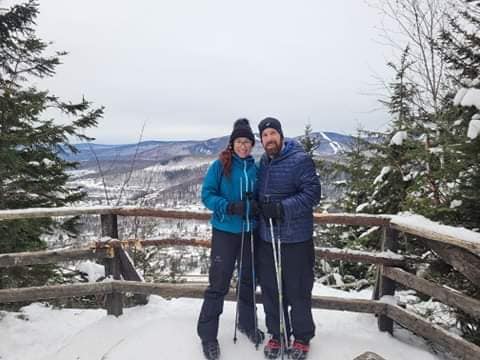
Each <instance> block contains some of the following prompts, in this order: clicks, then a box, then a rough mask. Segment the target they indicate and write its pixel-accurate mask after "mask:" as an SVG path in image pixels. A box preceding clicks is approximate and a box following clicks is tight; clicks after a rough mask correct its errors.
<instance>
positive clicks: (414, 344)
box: [0, 285, 439, 360]
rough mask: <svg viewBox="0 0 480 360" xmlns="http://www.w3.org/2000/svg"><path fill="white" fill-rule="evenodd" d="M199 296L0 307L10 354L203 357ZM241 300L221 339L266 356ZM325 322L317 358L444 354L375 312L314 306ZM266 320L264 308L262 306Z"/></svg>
mask: <svg viewBox="0 0 480 360" xmlns="http://www.w3.org/2000/svg"><path fill="white" fill-rule="evenodd" d="M314 293H315V294H317V295H327V296H344V297H356V298H369V297H370V293H369V291H362V292H360V293H346V292H342V291H338V290H333V289H330V288H327V287H324V286H321V285H316V286H315V290H314ZM200 306H201V300H199V299H186V298H182V299H173V300H165V299H163V298H161V297H158V296H151V297H150V302H149V304H148V305H146V306H138V307H135V308H129V309H125V312H124V315H122V316H120V317H118V318H115V317H113V316H107V315H106V313H105V311H104V310H82V309H63V310H57V309H52V308H50V307H47V306H45V305H43V304H40V303H34V304H31V305H29V306H26V307H24V308H23V309H22V310H21V313H11V312H10V313H5V312H3V313H0V333H1V334H2V336H1V337H0V359H2V360H90V359H95V360H113V359H114V360H132V359H145V360H149V359H179V360H180V359H189V360H195V359H199V360H200V359H203V356H202V352H201V347H200V342H199V340H198V338H197V335H196V320H197V316H198V312H199V310H200ZM234 310H235V307H234V303H233V302H226V303H225V308H224V313H223V315H222V317H221V323H220V332H219V342H220V346H221V351H222V359H229V360H237V359H238V360H244V359H247V358H248V359H252V360H253V359H264V356H263V353H262V351H261V349H260V350H258V351H256V350H255V348H254V346H253V345H252V344H251V343H250V342H249V341H248V340H247V339H246V338H245V337H244V336H243V335H240V337H239V339H238V342H237V344H233V341H232V338H233V324H234ZM314 318H315V322H316V326H317V331H316V336H315V338H314V339H313V340H312V347H311V355H310V359H322V360H343V359H344V360H352V359H353V358H355V357H356V356H358V355H359V354H361V353H363V352H365V351H373V352H376V353H378V354H379V355H381V356H383V357H384V358H386V359H388V360H413V359H414V360H434V359H439V358H438V357H436V356H435V355H433V354H432V353H430V352H428V350H426V347H425V346H424V345H422V344H423V342H422V341H421V340H420V339H417V338H415V337H414V336H413V335H410V334H407V333H406V332H405V331H403V332H401V333H400V336H399V338H401V339H402V340H399V338H395V337H392V336H390V335H389V334H386V333H380V332H379V331H378V330H377V321H376V318H375V317H374V316H373V315H369V314H356V313H350V312H340V311H330V310H314ZM259 320H260V322H259V324H260V327H261V328H262V329H265V326H264V323H263V308H262V307H261V306H259Z"/></svg>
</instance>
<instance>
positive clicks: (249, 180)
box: [202, 154, 257, 234]
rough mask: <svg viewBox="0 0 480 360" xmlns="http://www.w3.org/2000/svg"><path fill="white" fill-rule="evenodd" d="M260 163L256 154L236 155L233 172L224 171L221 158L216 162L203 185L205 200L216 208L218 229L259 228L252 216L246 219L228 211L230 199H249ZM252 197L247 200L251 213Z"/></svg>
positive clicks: (214, 222)
mask: <svg viewBox="0 0 480 360" xmlns="http://www.w3.org/2000/svg"><path fill="white" fill-rule="evenodd" d="M256 180H257V167H256V165H255V160H254V159H253V157H251V156H249V157H247V158H245V159H241V158H240V157H238V156H237V155H235V154H234V155H233V156H232V171H231V173H230V176H226V175H225V174H224V173H223V166H222V163H221V162H220V160H218V159H217V160H215V161H214V162H212V164H211V165H210V167H209V168H208V170H207V174H206V175H205V178H204V180H203V185H202V202H203V204H204V205H205V206H206V207H207V208H208V209H210V210H212V212H213V214H212V218H211V223H212V226H213V227H214V228H216V229H218V230H222V231H227V232H230V233H234V234H238V233H241V232H242V231H247V232H248V231H251V230H252V229H255V226H256V224H255V222H254V221H253V220H252V219H251V217H250V216H249V217H247V219H242V218H241V217H240V216H238V215H228V214H227V206H228V204H229V203H230V202H235V201H240V200H243V199H246V193H252V194H253V193H254V192H255V191H256ZM250 207H251V204H250V201H248V200H247V210H246V211H247V213H248V214H249V213H250Z"/></svg>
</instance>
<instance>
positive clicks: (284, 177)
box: [257, 139, 321, 243]
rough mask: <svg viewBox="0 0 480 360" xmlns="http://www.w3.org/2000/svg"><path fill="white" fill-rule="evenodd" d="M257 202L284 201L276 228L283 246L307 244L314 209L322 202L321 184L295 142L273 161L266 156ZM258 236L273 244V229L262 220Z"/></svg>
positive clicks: (262, 162)
mask: <svg viewBox="0 0 480 360" xmlns="http://www.w3.org/2000/svg"><path fill="white" fill-rule="evenodd" d="M257 186H258V187H257V188H258V199H259V202H260V203H262V202H264V201H267V200H268V199H269V200H270V201H281V202H282V205H283V209H284V211H285V217H284V219H283V221H281V222H280V223H279V224H277V225H278V226H277V225H275V226H274V230H275V236H280V240H281V242H284V243H295V242H302V241H308V240H310V239H311V238H312V233H313V208H314V207H315V206H316V205H317V204H318V202H319V201H320V195H321V187H320V180H319V178H318V176H317V174H316V171H315V165H314V163H313V160H312V159H311V157H310V156H309V155H308V154H307V153H306V152H305V151H304V150H303V148H302V146H301V145H300V144H299V143H298V142H296V141H295V140H290V139H286V141H285V144H284V147H283V150H282V152H281V153H280V155H279V156H278V157H276V158H274V159H272V160H270V159H269V158H268V156H267V155H266V154H264V155H263V156H262V158H261V160H260V167H259V170H258V183H257ZM259 235H260V237H261V238H262V239H263V240H265V241H271V236H270V225H269V223H268V222H267V221H266V220H265V219H264V218H263V217H262V216H261V217H260V223H259Z"/></svg>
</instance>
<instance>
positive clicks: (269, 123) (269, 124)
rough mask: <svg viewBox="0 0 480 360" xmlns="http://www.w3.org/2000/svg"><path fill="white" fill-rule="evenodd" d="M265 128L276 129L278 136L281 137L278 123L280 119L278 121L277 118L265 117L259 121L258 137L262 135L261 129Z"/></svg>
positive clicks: (280, 126) (281, 133) (281, 132)
mask: <svg viewBox="0 0 480 360" xmlns="http://www.w3.org/2000/svg"><path fill="white" fill-rule="evenodd" d="M267 128H272V129H275V130H277V131H278V133H279V134H280V136H281V137H282V138H283V131H282V124H280V121H278V120H277V119H275V118H273V117H267V118H265V119H263V120H262V121H260V124H258V132H259V133H260V137H262V132H263V130H265V129H267Z"/></svg>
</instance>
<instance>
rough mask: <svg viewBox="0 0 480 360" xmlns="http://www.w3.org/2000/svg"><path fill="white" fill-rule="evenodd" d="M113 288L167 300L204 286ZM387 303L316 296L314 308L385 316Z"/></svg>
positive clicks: (128, 284) (197, 294)
mask: <svg viewBox="0 0 480 360" xmlns="http://www.w3.org/2000/svg"><path fill="white" fill-rule="evenodd" d="M113 284H114V285H113V288H114V290H115V291H118V292H132V293H135V294H154V295H160V296H162V297H166V298H177V297H189V298H203V295H204V292H205V288H206V287H205V286H204V285H198V284H169V283H157V284H152V283H139V282H135V281H114V282H113ZM225 299H226V300H231V301H235V300H236V295H235V292H234V291H233V290H232V291H230V292H229V293H228V294H227V296H226V297H225ZM257 302H258V303H261V302H262V297H261V295H260V294H257ZM385 305H386V304H385V303H383V302H379V301H375V300H364V299H345V298H338V297H330V296H314V297H313V298H312V307H313V308H318V309H329V310H341V311H353V312H362V313H370V314H384V313H386V310H385Z"/></svg>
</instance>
